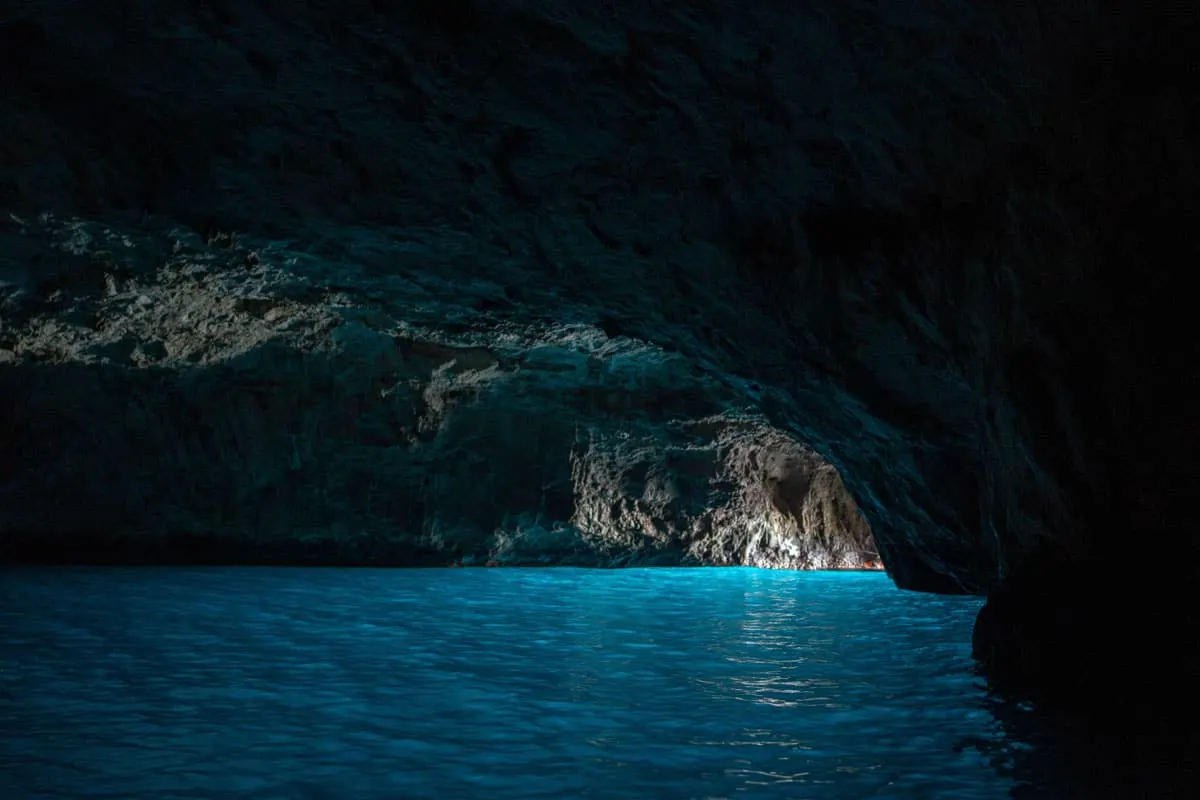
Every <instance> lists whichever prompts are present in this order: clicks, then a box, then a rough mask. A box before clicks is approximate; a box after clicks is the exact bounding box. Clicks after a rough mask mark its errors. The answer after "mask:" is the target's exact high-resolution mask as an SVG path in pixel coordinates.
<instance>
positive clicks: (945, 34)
mask: <svg viewBox="0 0 1200 800" xmlns="http://www.w3.org/2000/svg"><path fill="white" fill-rule="evenodd" d="M1197 16H1198V13H1197V12H1196V11H1195V10H1194V9H1191V8H1190V7H1187V6H1186V4H1183V5H1180V4H1177V3H1168V2H1166V0H1139V1H1138V2H1133V0H1049V1H1048V2H1042V3H1037V4H1023V3H1000V2H996V3H993V2H987V1H986V0H977V1H976V2H948V0H881V1H880V2H838V3H801V4H797V3H782V2H776V1H775V0H747V1H746V2H742V3H737V4H733V3H728V4H726V3H719V2H708V1H705V0H700V1H697V0H689V2H673V1H672V0H662V1H661V2H633V0H628V1H626V0H616V2H608V3H568V2H556V0H540V1H538V2H532V1H530V2H525V1H521V2H518V0H441V1H440V2H423V1H421V2H419V1H417V0H414V1H413V2H407V3H392V2H387V1H386V0H370V2H367V1H366V0H363V1H362V2H345V3H341V4H338V6H337V7H336V10H331V7H330V6H329V5H328V4H325V3H317V2H296V1H293V2H289V3H278V2H274V0H246V2H225V0H212V2H205V3H191V2H184V1H183V0H176V2H161V1H159V2H153V3H151V2H144V1H143V0H121V1H120V2H109V3H67V2H62V1H61V0H36V1H35V2H26V3H22V4H19V5H18V6H17V7H15V8H13V9H6V10H5V11H3V12H0V119H3V120H4V125H3V126H2V128H0V207H3V208H4V209H5V212H6V213H8V212H11V213H12V214H13V217H11V218H8V221H7V222H6V223H5V225H6V226H7V227H6V229H5V233H4V236H5V239H4V246H3V249H2V251H0V257H2V258H3V259H4V261H3V267H2V269H3V278H2V279H3V284H2V288H0V293H3V300H2V301H0V302H2V303H3V308H2V310H0V314H2V315H3V321H2V322H0V352H3V353H4V355H3V356H2V358H3V359H5V360H6V362H7V363H4V364H0V390H2V393H0V414H2V416H0V456H2V458H0V464H2V466H0V470H3V473H2V474H0V477H2V479H3V484H2V487H3V488H2V490H0V491H2V492H3V494H2V496H0V531H2V541H3V542H4V547H5V549H6V552H7V553H9V554H14V557H15V555H19V554H21V553H28V552H31V551H37V552H41V553H56V554H59V555H60V556H62V557H69V556H71V555H78V556H81V557H82V556H83V555H88V556H90V557H99V556H98V555H97V554H99V553H101V551H103V552H114V550H113V548H116V549H117V551H118V552H122V553H126V554H129V553H154V552H158V551H156V548H161V553H182V554H184V555H183V556H182V557H187V558H196V559H205V558H215V557H216V555H214V554H219V553H225V554H226V555H225V556H222V557H227V558H230V557H236V558H238V559H243V558H275V557H277V555H278V554H279V553H291V554H293V557H296V556H295V554H298V553H304V552H311V553H312V554H313V555H312V556H311V559H312V560H316V561H326V560H332V561H337V560H340V559H343V558H346V559H362V560H371V559H372V558H375V557H379V558H384V557H385V556H386V558H387V560H388V561H389V563H426V562H431V561H432V562H435V563H436V562H444V561H446V560H450V559H454V560H462V559H469V558H474V559H476V560H485V561H486V560H495V561H503V562H506V563H605V564H626V563H758V564H770V565H779V566H804V565H822V564H825V565H828V564H861V563H864V562H865V561H867V560H868V559H874V558H875V555H874V552H873V551H872V546H871V545H869V544H868V541H869V539H868V533H867V528H866V527H865V525H864V524H863V523H862V522H861V521H860V520H859V518H858V516H857V515H856V512H855V511H854V506H855V502H856V503H857V507H858V509H859V510H860V511H861V513H862V515H863V516H864V517H865V519H866V521H867V522H868V523H869V525H870V534H869V536H870V539H873V540H874V548H877V549H878V553H879V556H880V557H881V558H882V560H883V562H884V564H885V565H886V568H887V570H888V572H889V574H890V575H891V576H892V577H893V578H894V579H895V581H896V582H897V584H899V585H900V586H902V587H905V588H910V589H919V590H925V591H943V592H971V593H980V594H983V593H990V594H991V600H990V601H989V603H988V607H987V608H988V610H987V611H986V612H985V614H984V615H983V616H982V617H981V619H980V624H979V626H978V628H977V636H976V650H977V653H978V654H979V656H980V658H981V660H982V661H984V663H985V664H986V665H987V666H988V668H989V670H990V674H992V675H993V676H1004V675H1007V676H1008V677H1009V678H1012V679H1013V680H1014V681H1015V683H1016V684H1020V685H1024V686H1035V687H1036V686H1037V685H1041V686H1043V687H1046V686H1053V687H1056V688H1055V691H1057V692H1058V694H1059V695H1061V696H1067V695H1071V696H1073V697H1075V698H1077V699H1081V700H1082V701H1083V702H1091V700H1089V698H1093V699H1094V698H1095V697H1098V696H1100V695H1108V696H1111V695H1112V694H1113V693H1112V692H1111V691H1110V689H1111V686H1109V685H1108V684H1107V683H1106V682H1105V680H1104V679H1103V678H1102V677H1101V673H1100V672H1099V671H1098V670H1096V669H1094V668H1091V667H1092V666H1094V665H1095V664H1097V663H1106V664H1107V663H1114V664H1120V665H1122V666H1124V667H1127V668H1129V670H1130V671H1132V672H1134V673H1137V674H1139V675H1140V676H1141V677H1142V678H1144V679H1146V681H1144V683H1146V682H1153V679H1154V678H1155V676H1158V677H1160V678H1161V677H1162V665H1163V664H1166V665H1168V670H1167V671H1168V672H1170V674H1171V675H1172V676H1174V677H1172V678H1171V679H1170V680H1165V679H1164V680H1162V681H1160V683H1164V684H1170V685H1173V686H1176V687H1181V688H1184V689H1187V688H1188V687H1191V688H1190V689H1188V690H1189V691H1193V692H1194V686H1195V681H1190V682H1189V681H1188V680H1185V679H1184V678H1181V677H1180V676H1184V677H1186V676H1187V675H1188V674H1189V671H1192V672H1193V674H1194V671H1195V670H1196V668H1197V665H1198V660H1197V656H1196V646H1195V645H1193V644H1190V643H1194V642H1196V641H1198V639H1200V637H1197V635H1196V630H1195V627H1196V626H1195V620H1194V617H1193V615H1192V614H1191V613H1190V612H1189V611H1187V608H1188V607H1189V606H1190V605H1191V603H1190V600H1188V601H1186V602H1182V603H1181V602H1180V601H1179V599H1178V597H1177V596H1176V595H1177V594H1178V593H1182V592H1184V591H1186V588H1187V587H1190V586H1193V585H1195V582H1196V579H1197V578H1198V577H1200V576H1198V575H1197V565H1198V564H1200V558H1198V557H1197V556H1198V555H1200V553H1198V550H1200V548H1198V546H1197V537H1196V536H1195V534H1194V521H1193V519H1192V516H1193V515H1192V504H1193V501H1194V498H1195V497H1196V496H1197V494H1198V491H1197V488H1198V487H1197V482H1196V479H1197V476H1198V475H1200V468H1198V465H1197V455H1198V453H1200V448H1198V447H1197V442H1196V433H1195V431H1196V426H1195V408H1196V407H1197V399H1198V398H1197V395H1198V390H1197V387H1198V386H1200V380H1197V378H1198V377H1200V376H1198V375H1197V369H1198V367H1197V365H1198V363H1200V359H1197V357H1196V356H1197V347H1196V336H1195V333H1194V331H1192V330H1190V317H1189V313H1190V306H1189V305H1188V301H1187V298H1188V297H1189V294H1188V293H1187V291H1186V289H1187V287H1188V285H1189V284H1188V280H1189V276H1188V274H1187V271H1186V270H1179V269H1177V268H1176V267H1177V266H1178V265H1189V264H1193V263H1196V261H1197V260H1198V258H1200V242H1198V240H1197V238H1196V234H1195V231H1197V230H1200V160H1197V159H1196V157H1195V155H1194V153H1195V149H1194V147H1193V146H1192V143H1193V142H1195V141H1196V140H1197V139H1200V104H1198V103H1197V102H1196V98H1197V96H1200V78H1198V76H1197V73H1196V70H1195V67H1194V63H1193V61H1194V54H1195V52H1197V50H1198V49H1200V48H1198V47H1197V42H1200V35H1198V31H1200V22H1198V20H1197ZM1149 76H1153V80H1150V79H1149ZM1148 81H1149V82H1148ZM810 448H811V449H810ZM814 452H815V453H816V454H819V457H818V456H817V455H814ZM831 467H832V469H831ZM834 470H836V473H835V472H834ZM838 475H840V481H839V478H838ZM842 483H844V486H845V489H848V491H849V494H847V493H846V492H845V491H844V490H843V488H842ZM851 496H852V497H853V498H854V501H855V502H851V500H850V497H851ZM164 536H177V537H178V538H177V540H175V541H169V542H163V541H162V539H163V537H164ZM97 543H102V544H97ZM309 547H311V548H312V550H311V551H310V550H308V549H307V548H309ZM251 553H259V554H265V555H262V556H261V557H260V556H252V555H251ZM272 553H274V554H275V555H272ZM64 554H65V555H64ZM230 554H231V555H230ZM163 557H165V556H163ZM1047 565H1052V566H1047ZM1082 570H1088V571H1089V574H1092V575H1095V576H1105V577H1104V578H1103V579H1102V580H1101V579H1100V578H1096V579H1090V580H1086V581H1079V582H1073V583H1071V584H1070V585H1071V586H1073V587H1075V588H1074V590H1063V589H1062V588H1061V585H1060V584H1059V583H1057V582H1059V581H1061V580H1062V576H1065V575H1071V576H1074V575H1075V573H1077V572H1079V571H1082ZM1113 576H1119V580H1118V579H1117V578H1114V577H1113ZM1114 581H1115V582H1114ZM1114 593H1115V594H1116V595H1117V596H1118V597H1117V598H1116V599H1114V598H1112V597H1109V595H1110V594H1114ZM1152 613H1153V615H1155V616H1157V618H1158V619H1159V620H1160V621H1161V622H1162V623H1163V625H1164V626H1165V627H1167V628H1169V629H1170V630H1172V631H1173V633H1172V634H1171V635H1172V638H1173V639H1174V640H1176V641H1182V642H1185V643H1188V644H1186V645H1180V646H1178V647H1175V646H1172V647H1166V646H1165V645H1164V642H1163V637H1159V636H1152V635H1150V634H1142V635H1140V636H1139V637H1137V639H1136V640H1137V642H1138V647H1139V648H1140V650H1138V652H1136V653H1135V652H1132V651H1130V650H1128V649H1127V647H1126V645H1125V644H1124V640H1123V639H1122V638H1121V637H1119V636H1114V635H1112V633H1111V632H1112V631H1126V630H1128V631H1132V630H1135V629H1137V625H1138V620H1144V619H1147V618H1149V617H1150V616H1151V615H1152ZM1051 620H1053V622H1051ZM1138 630H1143V631H1144V630H1145V626H1144V625H1143V626H1142V628H1140V629H1138ZM1156 648H1158V649H1157V650H1156ZM1156 652H1158V653H1159V654H1160V655H1161V656H1162V658H1161V659H1159V658H1156V657H1155V655H1154V654H1155V653H1156ZM1063 687H1069V688H1070V691H1066V690H1065V689H1064V688H1063ZM1182 705H1184V706H1186V703H1182Z"/></svg>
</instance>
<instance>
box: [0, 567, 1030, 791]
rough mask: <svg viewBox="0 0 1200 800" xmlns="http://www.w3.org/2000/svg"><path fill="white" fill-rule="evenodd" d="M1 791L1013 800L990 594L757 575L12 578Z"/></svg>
mask: <svg viewBox="0 0 1200 800" xmlns="http://www.w3.org/2000/svg"><path fill="white" fill-rule="evenodd" d="M0 582H2V583H0V641H2V642H4V644H5V646H4V648H3V650H2V651H0V797H2V798H5V800H18V798H101V797H103V798H125V799H127V800H133V799H134V798H153V799H154V800H169V799H170V798H209V797H213V798H216V797H254V798H330V800H334V799H335V798H336V799H337V800H343V799H345V800H359V799H362V800H367V799H369V798H404V799H405V800H415V799H416V798H431V799H432V798H438V799H439V800H441V799H442V798H480V800H500V799H501V798H513V799H514V800H532V799H533V798H575V797H585V798H604V799H606V800H607V799H608V798H612V799H613V800H617V799H618V798H638V799H639V800H647V799H650V798H667V799H669V800H688V799H689V798H695V799H696V800H701V799H703V800H715V798H746V799H747V800H749V799H750V798H839V799H841V798H845V799H847V800H850V799H852V798H917V799H919V800H934V798H954V800H968V799H969V798H1002V797H1005V796H1006V795H1007V794H1008V790H1009V788H1010V783H1009V779H1007V778H1004V777H1002V776H1001V775H1000V774H999V773H998V772H997V770H995V769H993V768H992V767H991V766H989V764H988V762H987V760H986V759H985V758H984V757H983V756H981V755H980V752H979V751H980V748H978V747H975V746H971V745H970V743H971V742H976V743H978V742H979V741H981V740H982V741H985V742H987V741H993V740H998V739H999V738H1000V736H1001V734H1000V730H999V727H998V723H996V722H995V721H994V720H993V719H992V717H991V716H990V714H989V713H988V711H987V710H986V707H985V705H984V690H983V688H982V685H981V682H980V681H979V680H978V679H977V678H975V677H974V675H973V674H972V672H971V662H970V658H969V642H970V630H971V624H972V621H973V619H974V615H975V613H976V611H977V610H978V607H979V601H978V600H976V599H972V598H960V597H938V596H932V595H920V594H913V593H907V592H900V591H898V590H896V589H895V588H893V586H892V585H891V583H890V582H889V581H888V579H887V578H886V577H885V576H883V575H880V574H873V573H866V574H863V573H797V572H769V571H762V570H752V569H694V570H682V569H671V570H668V569H660V570H625V571H599V570H575V569H542V570H524V569H459V570H403V571H401V570H395V571H388V570H338V569H329V570H319V569H309V570H302V569H222V568H210V569H55V570H51V569H46V570H41V569H39V570H9V571H5V572H0Z"/></svg>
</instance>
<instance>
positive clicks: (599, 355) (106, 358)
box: [0, 216, 879, 568]
mask: <svg viewBox="0 0 1200 800" xmlns="http://www.w3.org/2000/svg"><path fill="white" fill-rule="evenodd" d="M9 224H10V226H12V227H13V228H14V229H15V232H13V233H11V234H10V235H8V236H7V237H5V238H4V239H3V244H4V251H5V252H6V253H8V254H10V259H9V261H8V265H7V266H8V269H7V273H6V274H7V279H6V280H7V287H8V288H7V293H6V295H5V299H4V303H5V305H4V308H5V312H6V313H5V317H4V320H5V322H4V325H5V327H4V329H3V331H2V332H0V337H3V343H4V344H5V349H3V350H0V353H3V354H4V358H5V359H6V360H7V361H8V362H9V363H8V364H6V365H2V366H0V396H2V397H4V398H5V399H6V401H7V403H6V409H5V410H6V413H5V415H4V417H3V422H2V423H0V450H2V451H3V453H4V456H5V458H4V459H3V463H4V464H5V468H4V475H3V478H4V481H3V483H2V484H0V531H2V532H3V551H2V552H3V554H5V555H7V557H8V558H10V559H16V558H35V559H50V560H60V559H64V558H66V559H78V560H85V561H88V560H101V561H106V560H122V561H128V560H134V561H147V560H149V561H161V560H167V561H177V560H183V561H193V560H204V561H208V560H216V561H250V562H276V563H277V562H295V561H300V562H302V563H368V564H370V563H374V564H393V565H412V564H439V565H440V564H448V563H454V564H469V563H478V564H486V563H494V564H575V565H589V566H591V565H606V566H620V565H634V564H679V563H683V564H708V565H731V564H750V565H756V566H768V567H787V568H812V567H821V568H838V567H843V568H844V567H854V568H858V567H863V566H865V565H869V566H873V565H874V564H875V563H877V562H878V560H879V556H878V554H877V553H875V552H874V547H873V543H872V540H871V536H870V531H869V529H868V527H867V524H866V522H865V520H864V519H863V517H862V515H861V514H860V513H859V512H858V511H857V508H856V506H855V504H854V501H853V500H852V499H851V498H850V495H849V493H848V492H847V490H846V489H845V487H844V486H843V485H842V482H841V480H840V478H839V477H838V475H837V472H836V471H835V470H834V469H833V467H831V466H829V465H828V464H827V463H825V462H824V461H823V460H822V459H821V458H819V457H818V456H816V454H815V453H813V452H812V450H811V449H809V448H808V447H806V446H804V445H803V444H802V443H800V442H799V441H797V439H796V438H795V437H794V436H791V435H788V434H786V433H784V432H782V431H780V430H778V429H776V428H774V427H772V426H771V425H770V424H769V423H768V421H767V420H766V419H765V417H764V416H763V415H762V414H761V412H759V411H757V410H756V409H755V408H754V406H753V404H751V403H748V402H746V400H745V398H744V394H745V393H746V392H747V391H748V389H747V388H746V387H744V386H741V385H739V384H738V383H737V382H736V381H733V380H732V379H725V380H721V379H720V378H719V376H713V375H710V374H706V373H705V372H704V371H703V370H700V369H697V368H696V367H695V366H694V365H693V364H691V363H689V361H688V360H687V359H686V358H684V357H683V356H681V355H680V354H678V353H675V352H668V351H666V350H663V349H662V348H660V347H658V346H655V345H653V344H650V343H647V342H644V341H640V340H634V339H630V338H629V337H624V336H619V335H618V336H615V337H612V338H610V337H609V336H608V335H607V334H605V333H604V332H603V331H602V330H600V329H599V328H596V327H594V326H590V325H586V324H582V323H576V324H569V323H562V322H542V321H540V320H538V319H537V318H534V317H529V318H526V319H521V316H522V315H521V314H520V313H507V314H504V315H503V316H502V317H501V316H500V315H497V314H494V313H489V312H487V311H480V310H479V309H480V308H486V307H487V306H488V305H489V304H495V303H500V304H502V305H506V306H512V305H513V304H512V303H511V302H509V301H507V300H505V299H504V298H505V291H504V288H503V287H501V286H499V285H497V284H495V283H492V282H489V281H486V280H477V281H474V282H470V283H461V284H455V283H453V282H450V281H442V280H440V279H436V278H432V277H431V276H429V275H428V274H422V272H421V271H420V270H419V269H417V270H414V271H413V273H412V274H411V275H410V276H405V275H404V270H403V269H402V268H401V267H400V265H399V264H398V263H395V262H394V261H393V262H392V263H390V264H386V265H380V264H377V263H367V262H364V261H363V259H362V258H361V257H358V258H350V259H347V260H346V261H345V262H341V261H339V260H338V259H337V258H335V257H333V256H326V257H322V258H312V257H307V258H306V257H305V254H304V253H302V252H299V251H295V250H292V249H290V248H289V247H288V246H286V245H284V244H280V243H273V242H268V241H262V242H258V243H255V246H254V247H253V248H251V247H250V243H249V242H241V241H235V240H233V239H231V238H229V237H219V238H214V240H213V241H211V242H209V241H204V240H202V239H201V238H200V237H199V236H197V235H196V234H194V233H188V232H186V231H174V232H168V233H169V234H170V235H167V236H164V235H163V232H162V231H154V230H150V231H144V232H141V233H138V232H136V231H134V230H133V229H131V228H123V229H120V230H116V229H113V228H109V227H103V226H97V225H89V224H85V223H82V222H79V221H67V220H64V221H60V220H57V219H54V218H52V217H49V216H43V217H41V218H39V219H36V220H32V221H28V222H26V221H22V220H20V219H18V218H15V217H14V218H10V220H9ZM371 237H372V234H370V233H366V232H363V233H361V234H360V238H359V240H358V244H359V245H360V246H361V247H368V248H369V247H375V248H378V251H379V253H381V254H388V253H391V252H392V248H394V247H395V245H394V243H392V242H389V241H386V240H380V239H378V238H376V239H372V238H371ZM418 263H419V262H418ZM31 264H36V269H30V268H29V266H30V265H31ZM366 267H376V268H378V270H379V272H378V275H376V276H372V275H370V274H369V273H368V272H367V271H366V270H365V268H366ZM338 281H340V282H341V283H342V284H344V285H345V286H348V287H350V288H348V289H339V288H338V286H336V285H335V284H336V283H337V282H338ZM371 298H383V299H382V300H376V301H375V302H372V300H371ZM501 320H503V321H501Z"/></svg>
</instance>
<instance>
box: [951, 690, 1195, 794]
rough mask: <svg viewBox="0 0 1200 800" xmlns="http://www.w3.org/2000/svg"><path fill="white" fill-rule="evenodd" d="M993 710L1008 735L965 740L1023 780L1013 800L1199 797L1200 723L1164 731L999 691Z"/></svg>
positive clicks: (1008, 774)
mask: <svg viewBox="0 0 1200 800" xmlns="http://www.w3.org/2000/svg"><path fill="white" fill-rule="evenodd" d="M1113 691H1114V692H1119V691H1120V690H1119V689H1118V688H1116V687H1115V686H1114V687H1113ZM1181 702H1182V701H1181ZM989 711H990V712H991V714H992V715H993V716H994V717H995V719H996V720H998V721H999V722H1000V723H1001V725H1002V726H1003V728H1004V733H1005V736H1004V740H1003V741H1002V742H996V741H982V740H981V741H963V742H962V743H961V744H960V747H961V748H962V749H975V750H977V751H978V752H979V753H980V754H981V755H983V756H984V757H985V758H987V759H988V761H989V762H990V763H991V765H992V768H993V769H995V770H996V771H997V773H999V774H1000V775H1003V776H1005V777H1008V778H1010V779H1011V780H1013V781H1014V782H1016V784H1017V785H1016V787H1015V788H1014V789H1013V790H1012V791H1011V792H1010V795H1009V796H1010V797H1011V798H1013V800H1075V798H1097V799H1098V800H1099V799H1101V798H1114V799H1116V798H1119V799H1120V800H1176V799H1177V798H1178V799H1179V800H1182V798H1191V797H1194V796H1195V791H1196V785H1197V780H1200V768H1198V767H1197V764H1200V734H1198V733H1197V731H1196V728H1195V726H1194V725H1192V726H1190V728H1189V727H1188V726H1183V725H1181V726H1179V727H1176V728H1174V729H1172V730H1164V729H1162V726H1161V725H1157V724H1156V723H1154V722H1151V723H1149V724H1147V723H1144V722H1142V721H1139V720H1135V719H1130V718H1127V717H1121V716H1119V715H1117V714H1115V713H1114V714H1113V715H1112V716H1110V717H1106V718H1101V719H1097V718H1096V717H1095V716H1094V715H1086V714H1080V713H1071V712H1067V711H1047V710H1045V709H1038V708H1035V707H1034V705H1033V704H1031V703H1029V702H1028V701H1020V700H1017V699H1016V698H1014V697H1013V696H1010V695H1005V694H998V693H997V694H993V695H992V696H991V698H990V700H989ZM1180 713H1185V712H1183V710H1182V708H1181V710H1180Z"/></svg>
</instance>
